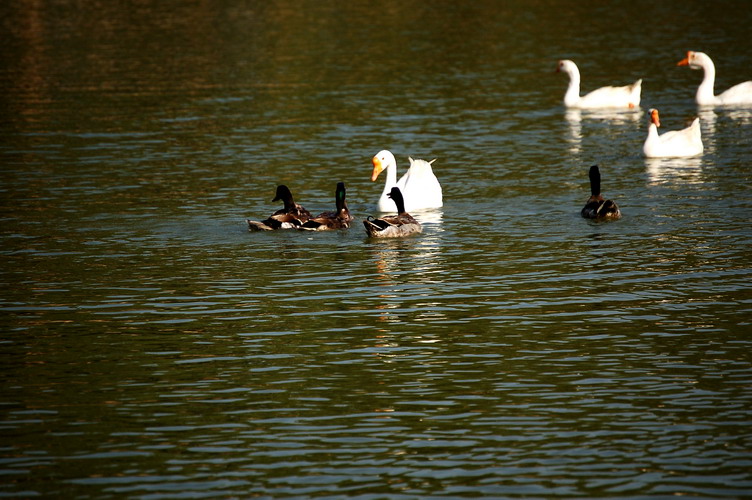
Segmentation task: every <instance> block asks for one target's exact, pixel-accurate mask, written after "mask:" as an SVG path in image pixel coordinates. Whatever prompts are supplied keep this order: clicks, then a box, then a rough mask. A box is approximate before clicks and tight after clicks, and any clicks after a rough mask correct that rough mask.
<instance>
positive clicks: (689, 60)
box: [676, 50, 713, 69]
mask: <svg viewBox="0 0 752 500" xmlns="http://www.w3.org/2000/svg"><path fill="white" fill-rule="evenodd" d="M676 65H677V66H689V67H690V68H691V69H705V68H706V67H708V66H713V61H712V60H711V59H710V57H708V55H707V54H705V53H704V52H694V51H692V50H690V51H687V57H685V58H684V59H682V60H681V61H679V62H678V63H676Z"/></svg>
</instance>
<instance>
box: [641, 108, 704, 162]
mask: <svg viewBox="0 0 752 500" xmlns="http://www.w3.org/2000/svg"><path fill="white" fill-rule="evenodd" d="M660 126H661V120H660V118H659V117H658V110H657V109H651V110H650V125H648V137H647V139H645V143H644V144H643V146H642V153H643V154H644V155H645V156H646V157H648V158H666V157H683V156H697V155H699V154H701V153H702V150H703V146H702V134H701V132H700V119H699V118H695V119H694V121H692V125H690V126H689V127H687V128H684V129H681V130H671V131H669V132H666V133H664V134H661V135H658V127H660Z"/></svg>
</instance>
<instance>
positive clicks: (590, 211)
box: [580, 165, 621, 219]
mask: <svg viewBox="0 0 752 500" xmlns="http://www.w3.org/2000/svg"><path fill="white" fill-rule="evenodd" d="M590 193H591V196H590V199H588V201H587V203H586V204H585V206H584V207H583V208H582V211H581V212H580V215H582V216H583V217H585V218H586V219H618V218H619V217H621V211H620V210H619V207H618V206H617V205H616V203H614V202H613V201H612V200H604V199H603V196H602V195H601V171H600V170H599V169H598V165H593V166H592V167H590Z"/></svg>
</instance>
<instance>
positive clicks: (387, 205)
mask: <svg viewBox="0 0 752 500" xmlns="http://www.w3.org/2000/svg"><path fill="white" fill-rule="evenodd" d="M435 161H436V160H435V159H434V160H431V161H430V162H429V161H425V160H413V159H412V158H410V169H409V170H408V171H407V172H405V174H404V175H403V176H402V177H401V178H400V180H399V182H397V161H396V160H395V159H394V155H393V154H392V153H391V152H389V151H387V150H386V149H384V150H382V151H379V152H378V153H377V154H376V156H374V157H373V160H372V163H373V173H372V174H371V181H375V180H376V179H377V178H378V176H379V174H380V173H381V172H382V171H384V170H386V183H385V184H384V191H383V192H382V193H381V197H380V198H379V201H378V209H379V211H381V212H390V211H392V210H394V201H392V199H390V198H389V196H387V195H388V194H389V193H390V192H391V191H392V188H393V187H395V186H397V187H398V188H400V191H401V192H402V194H403V195H404V198H405V210H406V211H407V212H413V211H416V210H423V209H426V208H439V207H441V206H442V205H443V204H444V203H443V201H442V194H441V184H439V180H438V179H437V178H436V176H435V175H434V174H433V169H432V168H431V164H432V163H433V162H435Z"/></svg>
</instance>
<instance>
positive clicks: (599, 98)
mask: <svg viewBox="0 0 752 500" xmlns="http://www.w3.org/2000/svg"><path fill="white" fill-rule="evenodd" d="M556 72H557V73H559V72H563V73H566V74H568V75H569V87H567V92H566V94H564V105H565V106H566V107H568V108H582V109H585V108H629V109H632V108H636V107H638V106H639V105H640V93H641V92H642V79H639V80H637V81H636V82H634V83H633V84H632V85H625V86H623V87H611V86H609V87H601V88H599V89H595V90H593V91H592V92H590V93H589V94H586V95H584V96H582V97H580V70H579V69H578V68H577V65H576V64H575V63H574V62H572V61H570V60H569V59H564V60H561V61H559V64H558V66H557V67H556Z"/></svg>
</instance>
